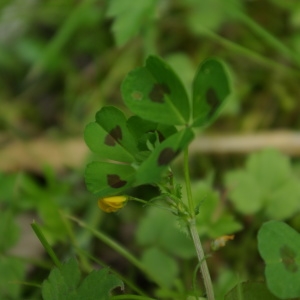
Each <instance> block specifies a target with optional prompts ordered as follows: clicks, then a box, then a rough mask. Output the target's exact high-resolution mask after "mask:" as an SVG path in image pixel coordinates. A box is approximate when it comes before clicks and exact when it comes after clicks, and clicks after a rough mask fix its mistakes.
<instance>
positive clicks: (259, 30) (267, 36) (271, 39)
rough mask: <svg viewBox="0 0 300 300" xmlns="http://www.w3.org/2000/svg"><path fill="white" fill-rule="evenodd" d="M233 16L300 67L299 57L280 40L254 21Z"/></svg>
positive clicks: (242, 15) (241, 16)
mask: <svg viewBox="0 0 300 300" xmlns="http://www.w3.org/2000/svg"><path fill="white" fill-rule="evenodd" d="M235 16H236V17H237V18H238V19H239V20H240V21H241V22H242V23H244V24H245V25H246V26H248V27H249V28H250V30H252V31H253V32H254V33H256V34H257V35H258V36H260V37H261V39H262V40H263V41H264V42H266V43H268V44H269V45H270V46H271V47H273V48H274V49H275V50H277V51H278V52H281V53H282V54H283V55H285V56H286V57H288V58H289V59H292V60H294V62H295V63H296V64H297V65H298V66H300V60H299V56H297V55H296V54H295V53H294V52H293V51H292V50H291V49H290V48H289V47H287V46H286V45H284V44H283V43H282V42H281V41H280V40H278V39H277V38H276V37H275V36H274V35H272V34H271V33H269V32H268V31H267V30H266V29H264V28H263V27H262V26H260V25H259V24H258V23H256V22H255V21H254V20H252V19H251V18H249V17H248V16H247V15H245V14H243V13H239V12H236V13H235Z"/></svg>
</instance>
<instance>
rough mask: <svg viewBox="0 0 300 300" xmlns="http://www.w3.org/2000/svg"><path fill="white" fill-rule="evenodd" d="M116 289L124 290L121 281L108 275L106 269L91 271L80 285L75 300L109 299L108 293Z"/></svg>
mask: <svg viewBox="0 0 300 300" xmlns="http://www.w3.org/2000/svg"><path fill="white" fill-rule="evenodd" d="M116 287H121V288H122V289H124V285H123V283H122V281H121V280H120V279H119V278H117V277H116V276H115V275H112V274H109V272H108V268H105V269H101V270H97V271H92V272H91V273H90V274H89V275H88V276H87V277H86V278H85V279H84V280H83V282H82V283H81V285H80V287H79V289H78V297H77V300H80V299H84V300H95V299H99V300H106V299H110V295H111V293H110V292H111V290H113V289H115V288H116Z"/></svg>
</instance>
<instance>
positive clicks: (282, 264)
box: [257, 221, 300, 299]
mask: <svg viewBox="0 0 300 300" xmlns="http://www.w3.org/2000/svg"><path fill="white" fill-rule="evenodd" d="M257 238H258V249H259V252H260V255H261V256H262V258H263V259H264V261H265V263H266V269H265V276H266V279H267V285H268V288H269V289H270V291H271V292H272V293H273V294H274V295H276V296H277V297H279V298H281V299H287V298H296V297H300V285H299V282H300V234H299V233H298V232H297V231H295V230H294V229H293V228H291V227H290V226H289V225H287V224H285V223H283V222H280V221H269V222H266V223H264V224H263V226H262V227H261V228H260V230H259V232H258V237H257Z"/></svg>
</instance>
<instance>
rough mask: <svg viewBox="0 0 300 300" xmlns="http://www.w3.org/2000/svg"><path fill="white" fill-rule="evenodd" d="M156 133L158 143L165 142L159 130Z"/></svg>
mask: <svg viewBox="0 0 300 300" xmlns="http://www.w3.org/2000/svg"><path fill="white" fill-rule="evenodd" d="M156 132H157V135H158V140H159V142H160V143H161V142H163V141H164V140H165V137H164V136H163V134H162V133H161V132H160V131H159V130H156Z"/></svg>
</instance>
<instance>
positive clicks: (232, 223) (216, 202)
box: [192, 181, 242, 239]
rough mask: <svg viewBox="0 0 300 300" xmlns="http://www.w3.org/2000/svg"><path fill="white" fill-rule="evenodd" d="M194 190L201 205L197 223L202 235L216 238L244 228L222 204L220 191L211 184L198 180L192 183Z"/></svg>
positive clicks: (199, 205)
mask: <svg viewBox="0 0 300 300" xmlns="http://www.w3.org/2000/svg"><path fill="white" fill-rule="evenodd" d="M192 192H193V195H194V198H195V199H197V202H196V205H198V207H199V214H198V215H197V216H196V222H197V223H196V225H197V229H198V233H199V234H200V235H205V236H209V237H210V238H214V239H215V238H218V237H220V236H224V235H229V234H233V233H235V232H237V231H239V230H241V229H242V225H241V224H240V223H239V222H238V221H237V220H235V218H234V216H233V215H231V214H230V213H229V212H227V211H226V210H225V208H224V207H223V206H222V202H221V200H220V196H219V194H218V192H217V191H215V190H213V189H212V188H211V187H210V186H209V184H207V183H206V182H203V181H200V182H197V183H196V184H193V185H192ZM216 212H218V213H217V214H216Z"/></svg>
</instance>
